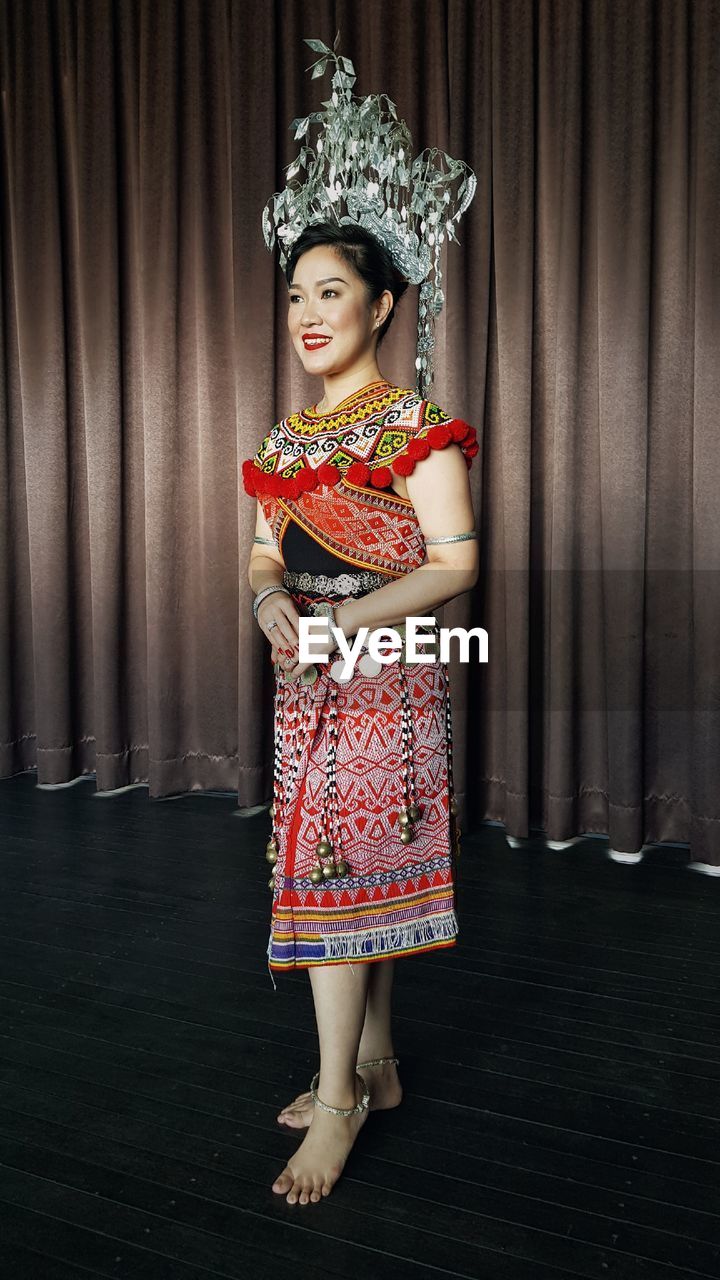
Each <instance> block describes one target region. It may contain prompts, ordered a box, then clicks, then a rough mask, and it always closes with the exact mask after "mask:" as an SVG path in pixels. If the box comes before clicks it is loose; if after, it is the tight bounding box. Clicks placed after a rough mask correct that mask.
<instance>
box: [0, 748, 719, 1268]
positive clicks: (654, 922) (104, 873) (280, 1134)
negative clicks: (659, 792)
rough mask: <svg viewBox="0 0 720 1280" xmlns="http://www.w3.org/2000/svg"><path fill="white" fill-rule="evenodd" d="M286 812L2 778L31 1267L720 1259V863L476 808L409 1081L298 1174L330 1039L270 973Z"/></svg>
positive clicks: (427, 982) (14, 1253) (3, 990)
mask: <svg viewBox="0 0 720 1280" xmlns="http://www.w3.org/2000/svg"><path fill="white" fill-rule="evenodd" d="M268 828H269V819H268V816H267V814H266V813H262V814H259V815H256V816H252V817H241V816H239V815H238V812H237V808H236V802H235V797H233V796H210V795H197V796H184V797H181V798H178V799H174V800H166V801H149V800H148V796H147V791H146V789H140V790H133V791H129V792H126V793H123V794H119V795H117V796H113V797H98V796H97V795H96V793H95V787H94V782H93V781H82V782H80V783H78V784H77V785H75V786H73V787H70V788H67V789H63V790H59V791H52V792H48V791H42V790H38V789H37V788H36V785H35V774H33V773H27V774H22V775H19V776H17V777H15V778H12V779H7V780H5V781H3V782H0V850H1V852H0V871H1V877H2V897H1V899H0V914H1V938H2V940H1V943H0V1073H1V1075H0V1080H1V1085H2V1092H1V1093H0V1227H1V1238H2V1244H1V1245H0V1255H1V1259H0V1260H1V1266H0V1274H1V1275H2V1276H3V1278H6V1277H7V1278H8V1280H9V1278H10V1277H12V1280H20V1278H24V1277H29V1278H30V1280H51V1278H52V1280H75V1278H76V1277H77V1280H81V1278H87V1277H92V1276H113V1277H123V1278H127V1280H146V1278H147V1280H196V1278H197V1280H201V1278H207V1280H211V1278H212V1277H216V1276H223V1277H233V1278H235V1277H243V1280H265V1278H268V1280H270V1277H272V1278H273V1280H277V1278H278V1277H280V1276H283V1275H288V1276H292V1278H293V1280H322V1278H323V1277H325V1276H328V1277H334V1276H337V1277H350V1278H351V1280H443V1277H450V1276H453V1277H455V1276H460V1277H472V1278H473V1280H476V1278H478V1280H479V1278H482V1280H485V1278H487V1280H519V1278H522V1280H548V1278H549V1277H563V1276H587V1277H603V1278H604V1277H615V1278H617V1280H620V1278H622V1280H645V1278H646V1277H647V1278H648V1280H650V1277H652V1280H679V1278H680V1277H685V1276H688V1277H689V1276H708V1277H714V1278H717V1277H718V1275H720V1034H719V1032H720V996H719V995H718V977H719V976H720V959H719V957H718V936H719V926H720V883H719V882H718V881H717V880H713V879H711V878H707V877H705V876H699V875H693V874H692V873H690V872H688V871H687V870H686V869H685V864H686V862H687V852H686V851H683V850H681V849H678V848H672V849H670V848H664V849H662V848H658V849H655V850H653V852H652V853H651V854H648V855H646V858H645V861H644V862H643V863H640V864H639V865H637V866H621V865H618V864H616V863H614V862H611V861H610V860H608V859H607V857H606V856H605V847H604V845H603V842H602V841H600V840H597V839H588V840H586V841H584V842H582V843H581V844H579V845H576V846H575V847H573V848H571V849H567V850H564V851H562V852H551V851H548V850H544V849H543V848H542V846H541V845H540V844H539V843H538V844H535V845H529V846H528V847H527V848H523V849H521V850H517V849H515V850H513V849H509V848H508V846H507V844H506V842H505V840H504V835H503V832H502V830H501V829H499V828H496V827H483V828H481V829H480V830H479V831H478V832H477V833H476V835H475V836H474V837H469V836H466V835H463V855H462V861H461V886H460V895H459V910H460V921H461V929H462V936H461V942H460V944H459V945H458V947H457V948H455V949H454V950H450V951H446V952H442V951H441V952H437V953H435V955H433V956H431V957H415V958H409V959H405V960H403V961H400V962H398V965H397V969H396V974H397V977H396V1002H395V1009H396V1030H397V1038H396V1051H397V1052H398V1054H399V1056H400V1058H401V1075H402V1080H403V1084H404V1087H405V1091H406V1096H405V1100H404V1102H403V1104H402V1106H401V1107H400V1108H398V1109H397V1110H396V1111H394V1112H387V1113H385V1114H373V1115H371V1116H370V1117H369V1119H368V1122H367V1124H366V1125H365V1127H364V1128H363V1130H362V1132H361V1134H360V1137H359V1140H358V1143H357V1146H356V1148H355V1150H354V1152H353V1153H352V1155H351V1157H350V1160H349V1162H348V1165H347V1167H346V1171H345V1174H344V1176H343V1178H342V1179H341V1181H340V1182H339V1183H338V1185H337V1187H336V1188H335V1190H334V1191H333V1193H332V1195H331V1196H330V1197H329V1198H328V1199H327V1200H324V1201H321V1202H320V1204H317V1205H307V1206H300V1205H295V1206H290V1205H288V1204H287V1203H286V1202H285V1200H284V1199H283V1198H281V1197H278V1196H275V1195H274V1194H273V1193H272V1191H271V1190H270V1184H271V1182H272V1181H273V1179H274V1178H275V1176H276V1175H277V1173H278V1172H279V1171H280V1169H281V1168H282V1166H283V1165H284V1163H285V1161H286V1158H287V1156H288V1155H289V1154H290V1153H291V1152H292V1150H293V1149H294V1148H295V1146H296V1145H297V1143H298V1141H299V1138H298V1136H297V1135H292V1134H288V1133H286V1132H284V1131H283V1130H281V1129H279V1128H278V1126H277V1125H276V1122H275V1114H276V1112H277V1110H278V1109H279V1106H280V1104H281V1103H283V1102H285V1101H286V1100H287V1099H288V1098H290V1097H291V1096H293V1095H294V1094H295V1093H296V1092H298V1091H299V1090H301V1089H304V1088H307V1085H308V1082H309V1079H310V1077H311V1076H312V1074H313V1072H314V1071H315V1069H316V1066H317V1056H316V1051H317V1042H316V1037H315V1033H314V1030H313V1016H312V1004H311V998H310V986H309V982H308V979H307V974H306V973H299V974H297V975H282V974H281V975H279V976H278V977H277V979H276V981H277V984H278V989H277V991H274V990H273V986H272V982H271V980H270V977H269V975H268V970H267V964H266V956H265V947H266V941H267V932H268V913H269V904H270V892H269V890H268V889H267V887H266V881H267V868H266V864H265V861H264V853H263V850H264V843H265V839H266V836H267V833H268Z"/></svg>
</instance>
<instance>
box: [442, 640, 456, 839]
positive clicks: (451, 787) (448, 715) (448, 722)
mask: <svg viewBox="0 0 720 1280" xmlns="http://www.w3.org/2000/svg"><path fill="white" fill-rule="evenodd" d="M442 665H443V670H444V671H445V686H446V696H445V731H446V734H447V747H448V793H449V797H450V824H451V828H452V834H451V845H452V851H453V853H454V855H455V859H456V861H457V859H458V858H459V857H460V824H459V822H458V820H457V811H458V804H457V800H456V799H455V783H454V780H453V744H452V707H451V706H450V665H449V663H447V662H444V663H443V664H442Z"/></svg>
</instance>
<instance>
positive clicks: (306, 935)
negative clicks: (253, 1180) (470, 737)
mask: <svg viewBox="0 0 720 1280" xmlns="http://www.w3.org/2000/svg"><path fill="white" fill-rule="evenodd" d="M286 278H287V284H288V329H289V332H290V337H291V339H292V342H293V346H294V348H295V350H296V351H297V353H298V356H299V357H300V359H301V361H302V363H303V366H304V368H305V369H306V370H307V372H308V373H313V374H316V375H317V376H318V377H321V378H322V379H323V385H324V395H323V398H322V400H321V401H320V403H318V404H316V405H314V406H313V407H312V408H309V409H307V410H304V411H302V412H301V413H300V414H292V415H290V416H289V417H288V418H287V419H284V420H283V421H282V422H281V423H279V424H276V426H275V427H274V428H273V430H272V431H271V432H270V433H269V434H268V435H267V436H266V437H265V439H264V440H263V442H262V444H261V445H260V448H259V449H258V452H257V454H256V455H255V457H254V459H248V460H247V461H246V462H245V463H244V464H243V477H244V482H245V487H246V490H247V491H248V492H249V493H250V494H252V495H254V496H256V497H257V525H256V542H255V545H254V546H253V551H252V554H251V556H250V563H249V567H248V578H249V581H250V585H251V587H252V588H253V591H254V592H255V593H256V602H257V599H258V598H259V597H260V596H261V595H262V599H261V600H260V603H259V604H257V612H256V617H257V621H258V623H259V626H260V628H261V630H262V631H263V633H264V634H265V635H266V637H267V639H268V640H269V642H270V644H271V646H272V649H271V657H272V660H273V662H274V664H275V672H276V769H275V794H274V803H273V807H272V810H271V813H272V815H273V838H272V840H271V841H270V844H269V846H268V858H269V861H271V862H273V863H274V864H275V870H274V875H273V879H272V880H271V885H272V887H273V911H272V928H271V935H270V943H269V947H268V963H269V966H270V968H271V971H272V970H273V969H276V970H280V969H283V968H288V967H293V968H308V969H309V974H310V982H311V985H312V992H313V1000H314V1005H315V1013H316V1018H317V1026H318V1035H319V1041H320V1062H321V1065H320V1071H319V1074H318V1075H317V1076H316V1077H315V1079H314V1081H313V1084H312V1086H311V1091H310V1092H309V1093H305V1094H301V1095H300V1096H299V1097H298V1098H296V1099H295V1100H294V1102H291V1103H290V1104H289V1105H288V1106H287V1107H285V1109H284V1110H283V1111H282V1112H281V1113H280V1115H279V1117H278V1119H279V1121H280V1122H281V1123H283V1124H286V1125H287V1126H288V1127H291V1128H299V1129H306V1130H307V1132H306V1133H305V1136H304V1139H303V1141H302V1142H301V1144H300V1146H299V1148H298V1150H297V1151H296V1153H295V1155H294V1156H293V1157H292V1158H291V1159H290V1160H289V1161H288V1163H287V1165H286V1167H285V1169H284V1170H283V1171H282V1172H281V1173H280V1175H279V1177H278V1178H277V1179H276V1180H275V1182H274V1184H273V1190H274V1191H275V1192H276V1193H278V1194H283V1195H286V1197H287V1201H288V1203H289V1204H295V1203H298V1202H299V1203H300V1204H303V1205H305V1204H308V1203H316V1202H318V1201H319V1200H320V1199H321V1197H323V1196H326V1195H328V1194H329V1192H330V1191H331V1189H332V1187H333V1185H334V1184H335V1182H336V1181H337V1179H338V1178H339V1177H340V1175H341V1173H342V1170H343V1167H344V1165H345V1161H346V1159H347V1157H348V1154H349V1152H350V1150H351V1148H352V1145H353V1142H354V1140H355V1138H356V1136H357V1133H358V1131H359V1129H360V1128H361V1126H362V1125H363V1124H364V1122H365V1120H366V1118H367V1111H368V1109H371V1110H373V1109H374V1110H378V1109H381V1108H388V1107H393V1106H397V1104H398V1103H399V1102H400V1099H401V1096H402V1090H401V1086H400V1082H399V1079H398V1074H397V1061H398V1060H397V1059H396V1058H395V1056H394V1046H393V1037H392V1028H391V993H392V982H393V969H394V960H395V958H396V956H398V955H402V954H409V953H417V952H418V951H423V950H430V949H433V948H436V947H440V946H443V947H447V946H452V945H454V943H455V939H456V936H457V931H458V930H457V920H456V916H455V911H454V864H453V841H454V839H456V838H457V832H455V831H454V830H453V823H454V812H455V804H454V801H453V798H452V760H451V753H450V750H449V745H450V744H449V737H450V733H449V729H450V725H449V694H448V681H447V668H446V665H445V664H444V663H442V662H440V661H438V660H434V661H431V662H426V663H419V664H417V665H414V664H413V663H411V662H410V661H408V658H407V655H406V654H405V655H401V658H402V659H403V660H401V661H395V662H393V663H392V664H389V665H383V666H382V667H380V664H378V663H373V659H372V657H371V655H370V654H368V653H367V645H365V646H364V647H363V650H362V651H361V652H363V653H364V657H363V658H362V659H361V661H360V664H359V665H358V666H357V667H356V668H355V669H354V671H353V673H352V675H351V677H350V678H349V679H345V681H342V680H339V677H340V676H341V675H342V673H341V672H339V671H338V667H339V665H342V664H341V663H340V664H339V663H338V661H337V658H335V659H334V660H331V655H332V653H333V651H334V650H335V648H336V641H335V637H334V635H333V634H332V633H331V631H330V623H331V622H332V621H333V613H334V624H335V625H336V626H337V627H339V628H341V630H342V632H343V634H344V636H345V637H346V638H347V639H348V641H349V642H352V638H353V637H354V636H355V635H356V633H357V632H358V630H359V629H360V628H361V627H369V628H370V629H371V630H372V629H376V628H379V627H383V626H384V627H388V626H395V627H396V629H397V627H398V626H400V627H402V624H404V622H405V620H406V618H408V617H427V616H428V613H429V611H430V610H432V609H433V608H435V607H436V606H438V605H439V604H442V603H444V602H446V601H447V600H450V599H452V598H453V597H454V596H456V595H459V594H460V593H461V592H463V591H467V590H468V589H469V588H470V587H472V586H473V585H474V583H475V582H476V580H477V575H478V558H477V544H476V542H475V541H474V540H473V539H474V537H475V534H474V516H473V508H472V501H471V495H470V486H469V483H468V475H467V471H468V467H469V465H470V459H471V458H472V456H473V455H474V453H476V452H477V448H478V446H477V443H476V441H475V431H474V429H473V428H472V427H469V426H468V424H467V423H465V422H462V421H461V420H458V419H455V418H449V417H448V416H447V415H446V414H443V413H442V411H441V410H440V409H439V408H438V407H437V406H436V405H433V404H431V403H430V402H428V401H425V400H423V399H422V398H421V397H420V396H418V394H417V392H415V391H414V390H412V389H407V388H400V387H395V386H392V385H391V384H390V383H388V382H387V381H386V380H385V379H384V378H383V377H382V374H381V373H380V369H379V367H378V364H377V349H378V346H379V344H380V342H381V341H382V339H383V338H384V336H385V334H386V333H387V330H388V328H389V326H390V323H391V321H392V318H393V315H394V310H395V307H396V305H397V303H398V301H399V299H400V298H401V297H402V294H403V292H404V290H405V288H406V287H407V283H406V281H405V280H404V279H403V278H402V276H401V275H400V273H399V271H398V270H397V268H396V267H395V265H394V264H393V261H392V259H391V258H390V256H389V254H388V253H387V251H386V250H385V249H384V248H383V247H382V246H381V245H380V244H379V242H378V241H377V240H376V239H375V238H374V237H373V236H372V235H371V234H370V233H369V232H368V231H366V230H365V229H364V228H361V227H359V226H357V225H342V226H336V225H332V224H329V223H320V224H317V223H316V224H314V225H311V226H309V227H307V228H306V230H305V231H304V232H303V234H302V235H301V237H300V238H299V240H297V242H296V243H295V245H294V248H293V251H292V253H291V255H290V257H289V258H288V260H287V264H286ZM378 462H379V463H380V465H379V466H378V465H377V463H378ZM267 588H274V589H272V590H270V591H269V592H268V593H267V594H264V593H265V591H266V589H267ZM283 588H284V589H283ZM318 605H325V610H324V615H323V611H322V610H320V613H319V616H325V617H326V618H327V619H328V628H327V640H325V639H324V638H323V647H322V658H320V659H316V660H315V663H313V664H310V663H307V662H305V663H302V662H300V660H299V653H298V650H299V623H298V619H299V617H300V616H301V614H305V615H309V614H311V613H314V612H315V610H316V609H317V606H318ZM330 606H334V610H333V608H331V607H330ZM432 621H433V622H434V619H432ZM318 630H319V629H318ZM430 634H431V633H430ZM314 644H315V652H319V651H320V646H319V645H318V642H317V641H314ZM423 651H424V652H428V649H425V650H423ZM346 674H347V673H346ZM359 1064H362V1067H363V1071H362V1074H360V1073H359V1071H358V1066H359Z"/></svg>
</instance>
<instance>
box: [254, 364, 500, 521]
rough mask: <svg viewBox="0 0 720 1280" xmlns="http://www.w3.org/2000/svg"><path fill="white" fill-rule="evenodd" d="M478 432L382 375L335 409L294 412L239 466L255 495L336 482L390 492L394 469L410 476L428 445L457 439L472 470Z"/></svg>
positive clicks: (295, 493)
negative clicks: (381, 378) (324, 411)
mask: <svg viewBox="0 0 720 1280" xmlns="http://www.w3.org/2000/svg"><path fill="white" fill-rule="evenodd" d="M476 436H477V433H476V431H475V428H474V427H471V426H470V425H469V424H468V423H467V422H465V421H464V420H463V419H462V418H453V417H451V416H450V415H449V414H446V413H444V412H443V410H442V409H441V408H440V407H439V405H436V404H434V403H432V402H431V401H429V400H423V398H422V397H421V396H420V395H419V394H418V392H417V391H413V390H408V389H407V388H403V387H395V386H393V385H392V384H391V383H389V382H386V381H384V380H381V381H378V382H374V383H371V384H369V386H367V387H364V388H363V389H362V390H361V391H356V392H353V393H352V395H350V396H348V397H347V398H346V399H345V400H343V401H342V402H341V404H339V405H338V406H337V407H336V408H335V409H334V410H333V411H332V413H326V414H318V413H317V411H316V410H315V408H314V407H313V408H311V409H303V410H301V411H300V412H299V413H291V414H290V415H289V416H288V417H287V418H283V419H282V421H280V422H277V423H275V426H274V427H272V429H271V430H270V431H269V432H268V434H267V435H266V436H265V437H264V439H263V440H262V442H261V444H260V446H259V448H258V450H257V452H256V453H255V456H254V457H253V458H246V459H245V461H244V462H243V464H242V475H243V484H244V487H245V491H246V492H247V493H248V494H250V495H251V496H258V497H260V496H261V495H262V494H273V495H274V496H275V497H284V498H296V497H299V496H300V494H301V493H305V492H307V491H310V490H314V489H316V488H318V487H319V486H330V487H332V486H334V485H335V484H337V482H338V479H339V478H340V477H342V478H343V479H347V480H349V481H350V482H351V483H354V484H358V485H370V486H371V487H373V488H379V489H388V488H390V487H391V486H392V481H393V473H395V475H401V476H407V475H410V474H411V473H412V471H413V470H414V468H415V464H416V462H418V461H419V460H420V459H421V458H424V457H427V455H428V453H429V452H430V450H431V449H444V448H446V447H447V445H448V444H451V443H455V444H459V446H460V448H461V450H462V453H463V456H464V458H465V461H466V464H467V466H468V467H470V466H471V464H472V459H473V457H474V456H475V454H476V453H477V452H478V449H479V445H478V443H477V439H476Z"/></svg>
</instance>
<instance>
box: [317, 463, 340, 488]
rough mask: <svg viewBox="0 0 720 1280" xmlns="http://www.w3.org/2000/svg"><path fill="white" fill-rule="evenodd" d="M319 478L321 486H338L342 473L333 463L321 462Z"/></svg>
mask: <svg viewBox="0 0 720 1280" xmlns="http://www.w3.org/2000/svg"><path fill="white" fill-rule="evenodd" d="M317 477H318V480H319V481H320V483H321V484H337V482H338V480H339V479H340V472H339V471H338V469H337V467H334V466H333V464H332V462H321V463H320V466H319V467H318V469H317Z"/></svg>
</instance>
